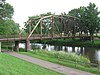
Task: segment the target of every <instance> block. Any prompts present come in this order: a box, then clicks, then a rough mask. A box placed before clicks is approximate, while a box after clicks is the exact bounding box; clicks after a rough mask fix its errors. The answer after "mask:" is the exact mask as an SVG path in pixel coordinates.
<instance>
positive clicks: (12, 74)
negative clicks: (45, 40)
mask: <svg viewBox="0 0 100 75" xmlns="http://www.w3.org/2000/svg"><path fill="white" fill-rule="evenodd" d="M0 75H63V74H60V73H57V72H54V71H51V70H47V69H45V68H42V67H40V66H38V65H35V64H32V63H29V62H27V61H24V60H21V59H18V58H15V57H12V56H10V55H7V54H4V53H0Z"/></svg>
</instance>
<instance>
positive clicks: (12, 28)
mask: <svg viewBox="0 0 100 75" xmlns="http://www.w3.org/2000/svg"><path fill="white" fill-rule="evenodd" d="M18 32H19V25H18V24H16V23H15V22H14V21H13V20H6V21H0V35H15V34H18Z"/></svg>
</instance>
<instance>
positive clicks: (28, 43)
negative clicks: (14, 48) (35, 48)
mask: <svg viewBox="0 0 100 75" xmlns="http://www.w3.org/2000/svg"><path fill="white" fill-rule="evenodd" d="M25 50H26V51H28V50H31V47H30V40H29V39H26V45H25Z"/></svg>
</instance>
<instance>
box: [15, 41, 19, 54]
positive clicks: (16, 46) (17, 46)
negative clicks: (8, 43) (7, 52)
mask: <svg viewBox="0 0 100 75" xmlns="http://www.w3.org/2000/svg"><path fill="white" fill-rule="evenodd" d="M15 51H17V52H18V51H19V41H15Z"/></svg>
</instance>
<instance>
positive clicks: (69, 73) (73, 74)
mask: <svg viewBox="0 0 100 75" xmlns="http://www.w3.org/2000/svg"><path fill="white" fill-rule="evenodd" d="M6 53H7V54H10V55H12V56H14V57H17V58H20V59H23V60H26V61H28V62H31V63H33V64H37V65H40V66H42V67H44V68H47V69H51V70H54V71H56V72H60V73H63V74H65V75H96V74H92V73H88V72H84V71H80V70H77V69H73V68H69V67H65V66H62V65H58V64H54V63H51V62H47V61H44V60H40V59H37V58H33V57H30V56H27V55H23V54H19V53H16V52H6Z"/></svg>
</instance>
